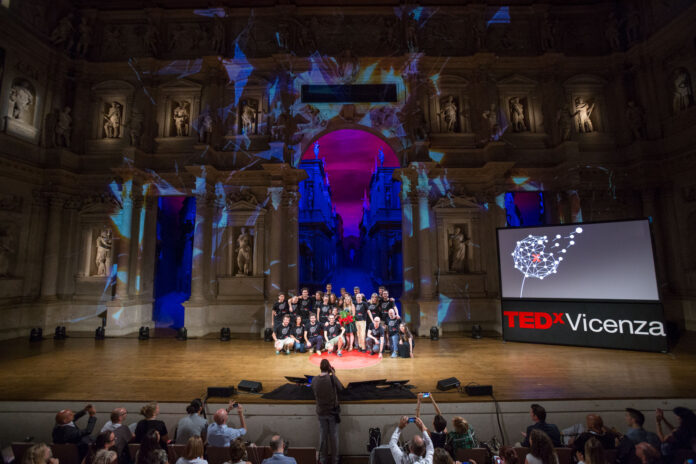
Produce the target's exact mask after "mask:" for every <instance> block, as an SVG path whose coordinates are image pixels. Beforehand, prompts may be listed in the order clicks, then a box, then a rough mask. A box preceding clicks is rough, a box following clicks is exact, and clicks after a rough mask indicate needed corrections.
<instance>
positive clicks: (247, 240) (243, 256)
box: [235, 227, 253, 277]
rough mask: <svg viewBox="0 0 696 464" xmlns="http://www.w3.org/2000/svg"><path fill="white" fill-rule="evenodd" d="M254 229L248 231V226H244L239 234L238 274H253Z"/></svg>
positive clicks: (237, 248) (237, 250) (237, 252)
mask: <svg viewBox="0 0 696 464" xmlns="http://www.w3.org/2000/svg"><path fill="white" fill-rule="evenodd" d="M252 234H253V230H252V229H249V231H247V229H246V227H242V228H241V230H240V232H239V235H237V247H236V248H235V254H236V258H237V259H236V264H237V273H236V274H237V276H238V277H239V276H248V275H251V274H252V269H253V251H252V250H253V247H252Z"/></svg>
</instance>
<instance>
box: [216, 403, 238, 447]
mask: <svg viewBox="0 0 696 464" xmlns="http://www.w3.org/2000/svg"><path fill="white" fill-rule="evenodd" d="M233 409H236V410H237V414H238V415H239V423H240V425H241V427H240V428H238V429H235V428H232V427H229V426H228V425H227V417H228V414H229V413H230V411H232V410H233ZM213 422H214V423H212V424H210V426H208V435H207V440H208V445H210V446H218V447H223V448H227V447H229V446H230V442H232V441H234V440H235V439H237V438H238V437H242V436H244V435H246V433H247V428H246V420H245V419H244V408H243V407H242V405H241V404H239V403H235V402H234V400H230V404H229V405H228V406H227V409H218V410H217V411H215V415H214V416H213Z"/></svg>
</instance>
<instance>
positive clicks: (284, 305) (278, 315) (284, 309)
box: [273, 293, 290, 329]
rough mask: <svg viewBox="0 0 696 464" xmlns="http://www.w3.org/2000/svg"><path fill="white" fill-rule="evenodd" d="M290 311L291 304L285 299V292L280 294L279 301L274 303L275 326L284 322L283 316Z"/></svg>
mask: <svg viewBox="0 0 696 464" xmlns="http://www.w3.org/2000/svg"><path fill="white" fill-rule="evenodd" d="M289 312H290V304H289V303H288V302H287V301H285V294H284V293H279V294H278V301H276V302H275V303H274V304H273V328H274V329H275V328H276V327H278V326H279V325H280V324H282V323H283V316H285V315H286V314H288V313H289Z"/></svg>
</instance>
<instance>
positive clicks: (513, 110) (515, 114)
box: [509, 97, 527, 132]
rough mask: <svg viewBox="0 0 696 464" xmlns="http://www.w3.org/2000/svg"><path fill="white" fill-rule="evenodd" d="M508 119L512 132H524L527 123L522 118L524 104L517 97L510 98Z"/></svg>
mask: <svg viewBox="0 0 696 464" xmlns="http://www.w3.org/2000/svg"><path fill="white" fill-rule="evenodd" d="M509 104H510V120H511V122H512V130H513V131H514V132H524V131H526V130H527V123H526V122H525V119H524V104H523V103H522V101H520V98H519V97H512V98H511V99H510V102H509Z"/></svg>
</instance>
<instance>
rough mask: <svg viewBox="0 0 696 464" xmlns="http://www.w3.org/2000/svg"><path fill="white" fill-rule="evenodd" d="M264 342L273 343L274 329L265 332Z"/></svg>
mask: <svg viewBox="0 0 696 464" xmlns="http://www.w3.org/2000/svg"><path fill="white" fill-rule="evenodd" d="M263 341H264V342H272V341H273V329H271V328H268V329H266V330H264V331H263Z"/></svg>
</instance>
